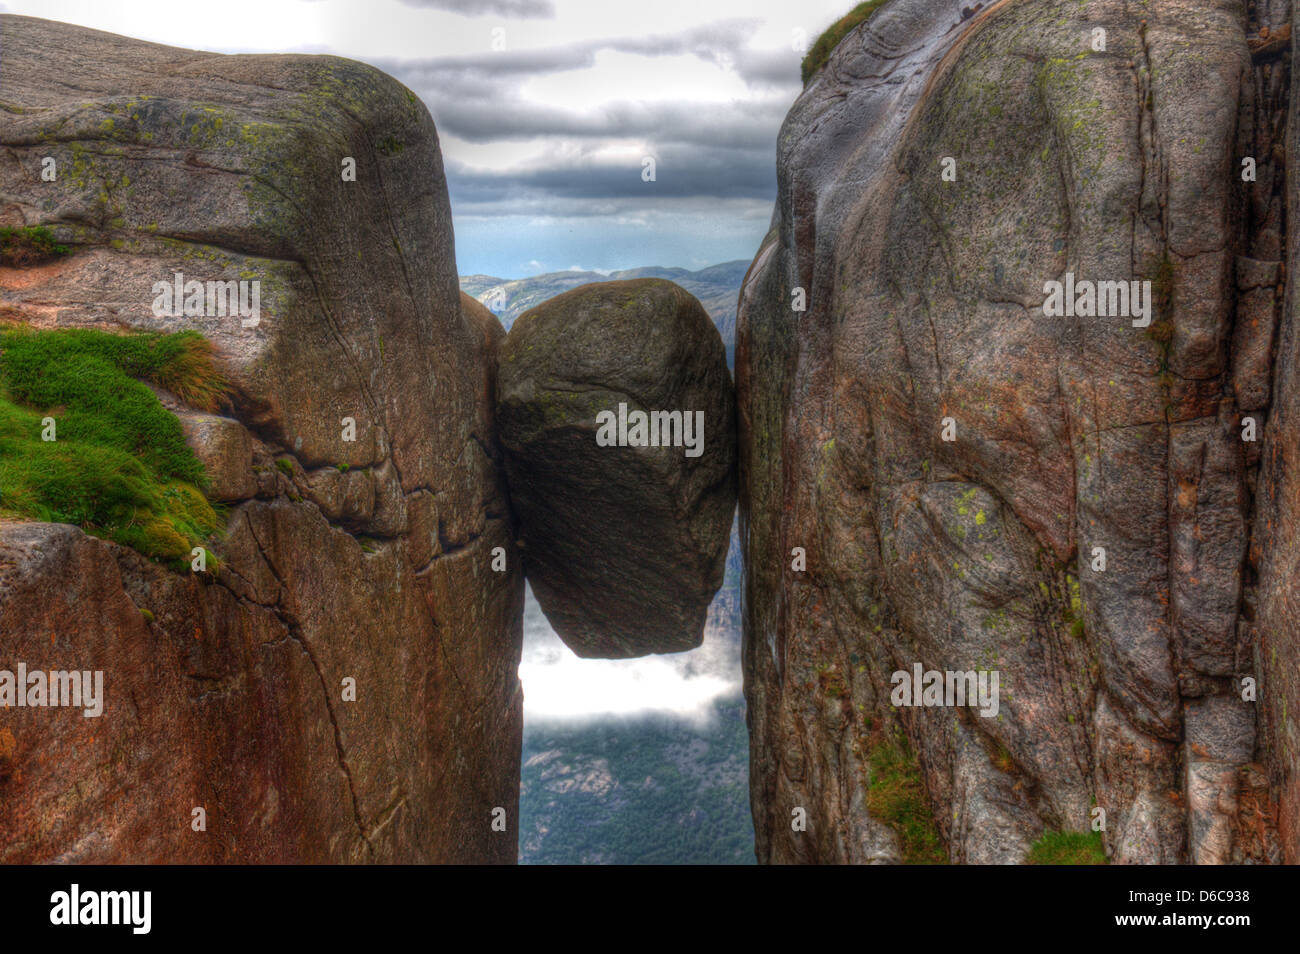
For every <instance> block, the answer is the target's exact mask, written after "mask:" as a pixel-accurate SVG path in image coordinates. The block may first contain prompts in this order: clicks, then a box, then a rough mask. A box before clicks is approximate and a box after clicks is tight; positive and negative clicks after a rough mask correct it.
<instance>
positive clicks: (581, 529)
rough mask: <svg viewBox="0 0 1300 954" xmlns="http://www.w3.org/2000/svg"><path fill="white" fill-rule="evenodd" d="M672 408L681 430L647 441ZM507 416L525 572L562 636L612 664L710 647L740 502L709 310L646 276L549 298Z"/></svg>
mask: <svg viewBox="0 0 1300 954" xmlns="http://www.w3.org/2000/svg"><path fill="white" fill-rule="evenodd" d="M620 408H622V410H621V411H620ZM662 411H667V412H670V413H672V414H674V415H675V419H674V420H675V426H674V427H673V429H672V430H669V429H668V427H669V425H666V424H662V423H661V421H660V419H659V418H658V417H657V416H651V417H650V418H649V420H648V425H649V426H648V428H647V426H646V424H643V425H642V428H641V432H640V433H638V432H637V430H636V422H637V419H638V417H640V416H644V415H646V414H652V413H653V412H662ZM497 415H498V420H499V426H500V433H501V443H502V446H503V448H504V450H505V461H506V469H507V473H508V475H509V482H510V493H511V502H512V504H513V507H514V512H515V514H516V515H517V517H518V520H519V525H520V534H521V539H522V549H523V559H524V568H525V572H526V573H527V575H528V580H529V582H530V583H531V584H532V586H533V590H534V592H535V593H536V594H537V599H538V602H539V603H540V604H541V606H542V609H543V610H544V611H545V613H546V616H547V618H548V619H549V620H550V621H551V625H552V626H554V628H555V630H556V632H557V633H558V634H559V635H560V638H561V639H563V640H564V641H565V643H566V644H567V645H568V646H569V647H570V648H571V649H573V651H574V652H576V653H577V654H578V655H579V656H597V657H606V658H621V657H628V656H642V655H645V654H647V653H663V652H678V651H680V650H685V649H692V648H694V647H696V646H698V645H699V644H700V640H701V638H702V636H703V629H704V620H705V616H706V614H707V611H708V607H709V601H710V600H711V599H712V597H713V594H714V593H716V592H717V590H718V588H719V587H720V586H721V585H722V579H723V571H724V569H725V566H724V564H725V561H726V555H727V542H728V538H729V535H730V530H731V518H732V513H733V511H734V508H735V500H736V484H735V418H734V400H733V395H732V389H731V378H730V375H729V374H728V373H727V365H726V356H725V351H724V349H723V345H722V340H721V338H720V337H719V335H718V332H717V330H716V329H715V328H714V326H713V323H712V322H711V321H710V320H709V316H708V315H707V314H706V313H705V311H704V309H703V307H701V305H700V303H699V302H698V301H696V300H695V299H694V298H693V297H691V295H690V294H688V293H687V292H685V291H684V290H682V289H681V288H678V287H677V286H676V285H674V284H673V283H671V282H668V281H663V280H661V279H639V280H633V281H620V282H602V283H598V284H594V285H585V286H582V287H580V288H577V289H574V290H573V291H570V292H567V293H565V294H563V295H558V296H556V297H555V298H552V299H550V300H549V301H547V302H545V303H543V304H542V305H539V306H538V307H537V308H534V309H533V310H532V311H529V312H527V313H526V314H524V315H522V316H521V317H520V318H519V319H518V320H517V321H516V322H515V324H514V326H513V327H512V328H511V330H510V334H509V337H508V338H507V340H506V343H505V346H504V347H503V349H502V351H501V370H500V379H499V382H498V406H497ZM610 421H613V422H614V424H613V425H612V426H611V425H610V424H609V423H608V422H610ZM701 427H702V431H701ZM623 431H625V435H624V436H626V438H627V440H626V441H625V442H623V446H609V443H608V441H605V436H608V437H611V438H614V439H615V440H619V439H620V438H619V433H621V432H623ZM602 435H604V436H602ZM602 442H604V443H602ZM651 442H653V443H654V445H655V446H649V445H650V443H651ZM638 443H640V444H641V445H642V446H636V445H637V444H638Z"/></svg>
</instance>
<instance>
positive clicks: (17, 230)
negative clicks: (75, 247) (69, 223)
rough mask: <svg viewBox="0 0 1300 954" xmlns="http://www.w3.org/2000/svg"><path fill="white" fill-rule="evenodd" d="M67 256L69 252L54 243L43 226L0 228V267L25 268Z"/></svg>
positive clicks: (51, 235) (52, 237)
mask: <svg viewBox="0 0 1300 954" xmlns="http://www.w3.org/2000/svg"><path fill="white" fill-rule="evenodd" d="M69 254H71V250H70V249H69V248H68V247H67V246H66V245H60V244H59V243H58V242H56V241H55V240H54V233H53V232H51V231H50V230H49V229H47V228H46V227H45V226H43V225H29V226H22V227H14V226H11V225H6V226H3V227H0V265H3V266H6V267H9V268H25V267H27V266H29V265H39V264H40V263H41V262H44V261H47V260H48V259H51V258H57V257H58V256H60V255H69Z"/></svg>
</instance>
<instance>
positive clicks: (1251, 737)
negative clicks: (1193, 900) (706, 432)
mask: <svg viewBox="0 0 1300 954" xmlns="http://www.w3.org/2000/svg"><path fill="white" fill-rule="evenodd" d="M1244 7H1245V5H1244V4H1242V3H1240V2H1237V0H1194V2H1193V0H1152V2H1151V3H1149V4H1146V5H1144V6H1143V8H1142V11H1141V13H1140V16H1139V14H1138V13H1137V12H1136V11H1135V10H1134V8H1133V6H1132V5H1131V4H1128V3H1126V2H1123V0H1094V2H1092V3H1088V4H1078V3H1073V2H1067V0H1023V2H1017V3H1010V2H995V3H986V4H983V5H980V4H974V5H972V4H969V3H968V2H966V0H891V2H889V3H887V4H885V5H884V7H883V8H882V9H881V10H879V11H878V12H877V13H876V14H875V15H874V16H873V17H872V18H871V19H870V20H869V21H867V22H866V23H865V24H863V25H862V26H861V27H859V28H857V29H856V30H855V31H854V32H853V33H851V34H850V35H849V36H847V37H846V38H845V39H844V40H843V41H842V42H841V43H840V45H839V47H838V48H837V49H836V51H835V53H834V54H833V55H832V57H831V59H830V60H829V62H828V64H827V66H826V68H825V69H824V70H823V71H822V72H821V73H820V74H819V75H817V76H816V77H815V78H813V79H812V81H811V82H810V84H809V85H808V87H807V88H806V89H805V91H804V93H803V95H802V96H801V97H800V99H799V100H798V101H797V103H796V104H795V106H794V108H793V109H792V111H791V113H790V114H789V116H788V117H787V119H786V122H785V124H784V126H783V128H782V131H781V135H780V141H779V145H778V177H779V194H778V201H777V209H776V214H775V216H774V220H773V228H772V231H771V233H770V234H769V235H768V237H767V239H766V240H765V242H764V243H763V246H762V248H761V249H760V251H759V253H758V256H757V257H756V258H755V260H754V263H753V265H752V266H751V269H750V273H749V275H748V277H747V279H746V282H745V285H744V288H743V290H742V293H741V302H740V310H739V317H738V343H737V385H738V405H739V416H740V447H741V451H740V453H741V506H742V519H743V520H744V524H745V530H744V531H743V532H742V539H743V540H744V541H745V542H746V548H747V549H746V559H747V565H748V570H749V579H748V584H747V618H746V642H747V646H746V656H745V660H746V671H745V680H746V692H747V696H748V700H749V705H750V720H751V732H752V738H751V751H752V762H751V786H752V799H753V807H754V815H755V822H756V829H757V838H758V854H759V858H760V860H763V861H779V862H789V861H818V862H835V861H892V860H899V859H900V858H902V857H904V855H905V851H904V849H903V846H902V845H900V842H899V838H898V836H897V834H896V833H895V831H894V830H893V829H891V828H890V827H889V826H888V825H887V824H884V822H883V820H882V819H880V818H875V817H873V816H872V814H871V812H870V811H869V810H868V807H867V806H868V804H869V803H870V802H871V791H872V785H873V782H874V781H875V780H874V779H873V776H872V768H871V752H872V751H873V748H874V747H875V746H876V745H877V744H878V742H879V737H880V734H881V733H882V732H884V733H889V732H892V731H894V730H899V731H901V732H902V733H903V734H904V735H905V737H906V740H907V742H908V743H909V748H910V750H911V751H912V752H913V753H914V757H915V759H916V763H917V770H918V771H919V773H920V775H921V777H922V779H923V780H924V783H925V789H926V792H927V798H928V802H929V805H930V807H931V809H932V810H933V813H934V817H935V821H936V823H937V825H938V828H939V832H940V833H941V835H942V837H943V840H944V842H945V843H946V845H947V848H948V854H949V857H950V859H951V860H952V861H955V862H1015V861H1020V860H1023V859H1024V858H1025V857H1026V854H1027V852H1028V850H1029V848H1030V846H1031V844H1032V843H1033V842H1035V841H1036V840H1037V839H1038V838H1039V837H1040V836H1042V835H1043V833H1044V832H1047V831H1066V832H1078V833H1087V832H1089V830H1090V829H1092V828H1093V822H1094V821H1095V820H1099V819H1100V816H1098V815H1097V813H1096V812H1095V811H1094V809H1095V808H1098V809H1102V810H1103V811H1104V823H1105V831H1104V833H1103V836H1102V838H1103V842H1104V846H1105V851H1106V853H1107V854H1108V855H1109V858H1110V860H1111V861H1112V862H1145V863H1153V862H1160V863H1174V862H1189V861H1190V862H1196V863H1220V862H1235V861H1277V860H1280V858H1281V857H1282V854H1283V852H1284V853H1285V857H1286V859H1287V860H1289V861H1295V860H1297V859H1298V858H1300V814H1298V812H1300V783H1297V775H1296V773H1297V766H1296V756H1295V753H1296V751H1297V744H1298V743H1300V725H1298V723H1297V720H1298V719H1300V681H1298V680H1297V678H1296V671H1297V670H1296V660H1297V654H1298V651H1300V647H1298V646H1297V642H1296V640H1297V637H1296V633H1297V631H1298V626H1300V608H1298V607H1300V597H1297V595H1296V594H1297V592H1298V591H1297V588H1296V587H1297V584H1296V582H1295V581H1296V579H1297V573H1296V570H1297V566H1296V563H1297V548H1296V545H1295V540H1296V539H1297V532H1300V527H1298V526H1297V521H1298V520H1300V494H1298V492H1297V486H1296V482H1295V480H1296V477H1295V475H1296V474H1300V461H1297V460H1295V459H1294V458H1295V455H1296V447H1297V441H1298V439H1300V435H1298V434H1297V421H1300V409H1298V408H1297V407H1296V406H1295V405H1296V401H1297V400H1298V399H1297V398H1296V390H1297V385H1296V382H1295V381H1294V380H1293V379H1294V377H1295V375H1296V374H1297V373H1298V371H1297V361H1298V359H1297V354H1296V347H1295V329H1294V327H1293V326H1294V323H1295V320H1294V317H1293V316H1294V311H1295V302H1294V298H1295V294H1294V290H1291V289H1288V290H1287V294H1286V299H1285V300H1286V307H1285V308H1282V307H1281V304H1282V300H1283V290H1282V287H1281V283H1282V281H1283V277H1282V276H1283V275H1284V274H1285V273H1286V272H1289V273H1290V274H1295V272H1294V269H1295V268H1296V263H1292V264H1291V265H1290V267H1289V268H1288V269H1287V270H1286V272H1284V270H1283V268H1282V265H1283V262H1284V259H1285V257H1286V253H1285V252H1284V250H1285V248H1286V232H1285V221H1286V218H1287V217H1286V215H1285V214H1284V212H1285V209H1286V208H1287V207H1288V204H1289V207H1290V208H1291V210H1292V212H1291V214H1292V215H1294V214H1295V210H1296V209H1295V195H1294V188H1292V191H1291V194H1290V196H1289V198H1288V194H1287V192H1286V188H1287V187H1286V175H1285V172H1286V170H1285V169H1284V168H1283V165H1282V163H1283V162H1284V157H1285V153H1286V148H1285V145H1284V142H1283V139H1282V130H1283V128H1284V125H1285V121H1286V113H1287V106H1286V103H1287V94H1288V90H1287V81H1288V78H1289V72H1290V69H1289V59H1290V55H1291V54H1290V50H1289V48H1286V47H1284V46H1283V47H1279V45H1278V44H1273V45H1272V46H1269V45H1268V44H1266V43H1264V42H1263V41H1262V40H1261V35H1263V36H1265V37H1266V36H1268V35H1270V34H1271V35H1277V34H1279V33H1280V31H1281V30H1282V28H1284V27H1288V26H1289V17H1290V16H1291V11H1290V10H1289V6H1288V4H1286V3H1282V2H1275V0H1267V2H1259V3H1255V4H1252V5H1251V11H1250V17H1249V18H1247V15H1246V10H1245V9H1244ZM1098 29H1104V31H1105V44H1104V47H1105V48H1104V50H1101V49H1098V48H1096V45H1095V43H1096V39H1097V37H1098V34H1097V33H1096V32H1095V31H1096V30H1098ZM1252 54H1254V55H1252ZM1245 156H1249V157H1253V158H1254V160H1255V163H1254V165H1255V168H1256V176H1255V178H1254V179H1253V180H1252V181H1245V182H1243V178H1242V171H1243V164H1242V157H1245ZM946 160H952V162H951V163H950V162H948V161H946ZM945 172H948V173H955V176H954V175H951V174H950V175H947V176H945V174H944V173H945ZM1294 181H1295V180H1294V176H1292V182H1293V183H1294ZM1067 276H1069V277H1068V278H1067ZM1067 280H1068V281H1071V282H1073V281H1076V280H1077V281H1078V282H1080V283H1085V282H1086V283H1095V282H1130V281H1136V282H1149V283H1150V284H1149V286H1142V285H1139V286H1138V289H1139V292H1138V293H1139V294H1141V293H1143V291H1145V293H1146V294H1147V295H1148V296H1149V297H1148V299H1147V302H1148V304H1150V306H1151V313H1150V323H1149V324H1148V325H1145V326H1142V316H1141V315H1140V314H1132V315H1130V314H1126V313H1123V312H1122V310H1121V313H1119V314H1116V312H1115V311H1112V312H1111V313H1110V315H1109V316H1096V317H1089V316H1086V315H1084V314H1082V313H1076V312H1073V311H1072V312H1071V314H1070V316H1060V317H1048V316H1047V315H1046V314H1045V313H1044V304H1045V299H1046V298H1047V297H1048V286H1047V285H1046V283H1047V282H1050V281H1060V282H1066V281H1067ZM1080 287H1082V286H1080ZM798 289H802V290H803V292H804V293H806V295H807V303H808V304H807V310H806V311H805V312H797V311H794V310H792V308H791V303H792V296H795V295H796V291H797V290H798ZM1136 300H1137V299H1136V298H1135V299H1134V303H1135V302H1136ZM1117 303H1118V300H1117ZM1131 304H1133V303H1131ZM1130 310H1132V311H1138V309H1130ZM1279 316H1280V317H1281V332H1280V337H1279V339H1278V341H1279V343H1278V345H1277V347H1276V348H1275V347H1274V344H1273V342H1274V335H1275V332H1274V329H1275V326H1276V324H1277V322H1278V318H1279ZM1135 322H1137V324H1138V326H1135ZM1248 419H1249V420H1248ZM1252 424H1253V426H1254V428H1255V432H1254V434H1255V436H1256V437H1257V439H1255V440H1251V439H1249V436H1250V431H1249V428H1250V427H1251V426H1252ZM1261 447H1262V448H1263V460H1264V467H1263V471H1262V473H1258V474H1257V471H1258V470H1259V461H1260V458H1261ZM795 548H802V549H803V554H804V556H805V557H806V568H804V567H803V566H801V565H800V561H799V560H798V559H797V556H795V557H792V551H795ZM916 664H921V666H922V667H923V669H924V670H938V671H957V672H975V673H978V672H980V671H983V672H985V673H988V672H990V671H996V672H998V673H999V674H1000V689H1001V692H1000V706H999V710H998V713H997V715H996V716H995V717H987V718H986V717H983V716H981V715H980V713H979V712H978V711H976V710H975V709H973V708H970V707H918V706H903V705H899V706H895V705H894V704H893V703H892V701H891V691H892V686H893V682H892V677H893V674H894V673H895V672H898V671H903V672H906V673H908V674H909V675H910V673H911V672H912V670H913V667H914V666H915V665H916ZM1246 680H1254V681H1255V682H1257V683H1258V693H1259V694H1258V699H1257V700H1256V701H1250V700H1249V698H1247V699H1245V700H1243V694H1245V695H1247V697H1248V696H1249V693H1248V692H1247V691H1246V690H1248V688H1249V686H1250V683H1249V682H1247V681H1246ZM1261 725H1262V726H1263V728H1264V731H1263V733H1262V734H1260V732H1259V731H1258V730H1259V726H1261ZM1279 796H1280V799H1281V801H1280V805H1279V804H1278V803H1277V799H1278V798H1279ZM796 808H803V809H805V811H806V814H807V830H806V831H802V832H800V831H794V830H792V825H791V813H792V811H793V810H794V809H796ZM1279 823H1280V824H1279ZM1279 832H1280V834H1279Z"/></svg>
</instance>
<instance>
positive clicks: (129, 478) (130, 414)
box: [0, 327, 224, 568]
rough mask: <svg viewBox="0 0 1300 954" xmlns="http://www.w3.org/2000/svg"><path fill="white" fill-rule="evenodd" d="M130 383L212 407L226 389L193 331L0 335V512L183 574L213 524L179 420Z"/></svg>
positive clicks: (216, 521)
mask: <svg viewBox="0 0 1300 954" xmlns="http://www.w3.org/2000/svg"><path fill="white" fill-rule="evenodd" d="M138 379H142V380H145V381H151V382H153V383H154V384H156V385H158V386H160V387H166V388H168V389H169V390H173V391H175V392H177V393H182V394H191V395H195V396H196V397H197V399H198V400H200V401H201V402H204V401H205V402H206V403H207V404H209V405H213V404H215V403H216V400H217V398H218V397H219V395H220V394H221V393H222V392H223V391H224V384H223V383H222V379H221V376H220V375H219V373H218V372H217V370H216V367H215V366H214V364H213V363H212V357H211V347H210V345H209V344H208V343H207V342H206V341H205V340H204V339H203V338H202V336H200V335H198V334H197V333H196V332H182V333H180V334H175V335H163V334H153V333H149V334H131V335H113V334H107V333H105V332H101V331H91V330H86V329H76V330H57V331H33V330H31V329H28V328H23V327H11V328H7V329H4V330H0V514H2V515H7V516H16V517H20V518H25V519H32V520H42V521H47V522H52V523H70V524H75V525H77V526H79V527H81V528H82V529H84V530H85V531H86V532H88V533H91V534H93V535H95V536H99V537H103V538H105V539H109V540H113V541H114V542H116V543H120V544H122V545H124V546H129V547H132V548H133V549H135V550H138V551H139V552H141V553H143V554H145V555H146V556H149V557H151V558H153V559H156V560H160V561H163V562H166V563H168V564H170V565H173V566H175V567H177V568H181V567H183V566H188V564H189V560H190V551H191V550H192V548H194V547H196V546H201V545H202V544H203V542H204V541H205V540H206V539H207V538H208V537H209V536H211V535H212V534H213V533H215V532H217V531H218V530H219V529H220V526H221V519H220V517H219V516H218V514H217V512H216V511H215V510H214V509H213V507H212V505H211V504H210V503H209V502H208V501H207V499H206V498H205V497H204V496H203V494H202V492H201V490H200V488H201V487H203V486H205V485H206V482H207V479H206V475H205V474H204V471H203V465H202V464H200V463H199V461H198V459H197V458H195V456H194V454H193V452H192V451H191V450H190V449H189V447H188V446H187V445H186V443H185V438H184V435H183V434H182V432H181V425H180V421H179V420H177V419H176V417H175V416H174V415H173V414H172V413H171V412H169V411H168V410H167V409H166V408H164V407H163V406H162V405H161V404H160V403H159V401H158V398H157V397H156V396H155V395H154V393H153V392H152V391H151V390H150V389H149V388H148V387H147V386H146V385H145V384H143V383H141V380H138ZM47 417H48V418H53V419H54V426H55V432H54V436H55V437H56V439H55V440H53V441H46V440H43V439H42V438H43V436H44V432H45V431H46V427H45V424H44V419H45V418H47ZM209 565H211V564H209Z"/></svg>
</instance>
